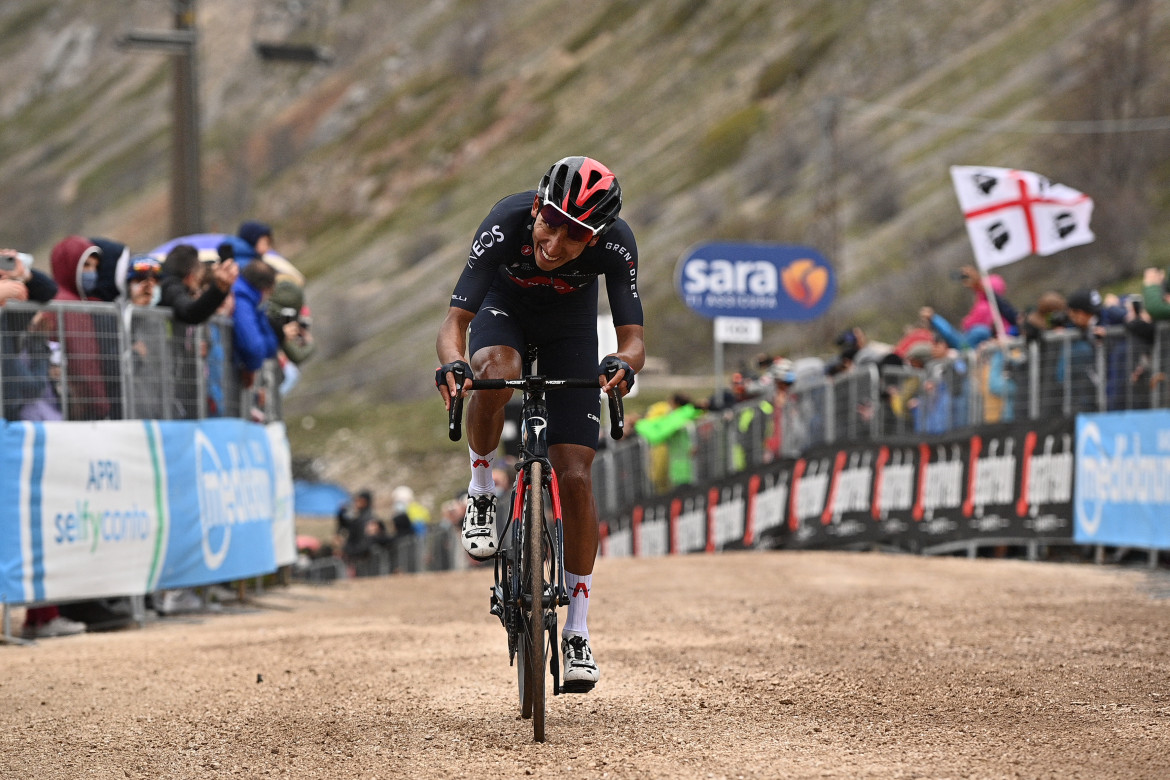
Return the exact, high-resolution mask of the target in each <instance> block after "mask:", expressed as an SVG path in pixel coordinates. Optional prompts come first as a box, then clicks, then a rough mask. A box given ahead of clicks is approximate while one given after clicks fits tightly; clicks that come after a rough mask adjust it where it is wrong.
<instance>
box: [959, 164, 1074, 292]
mask: <svg viewBox="0 0 1170 780" xmlns="http://www.w3.org/2000/svg"><path fill="white" fill-rule="evenodd" d="M951 179H952V180H953V181H954V183H955V193H956V194H957V195H958V196H959V207H960V208H961V209H962V210H963V216H964V217H966V220H967V234H968V235H969V236H970V237H971V247H972V248H973V249H974V251H975V262H976V263H977V264H978V265H979V268H980V269H982V270H983V271H985V272H986V271H988V270H990V269H992V268H996V267H998V266H1001V265H1007V264H1008V263H1014V262H1016V261H1017V260H1021V259H1023V258H1025V257H1027V256H1028V255H1051V254H1053V253H1055V252H1059V251H1060V250H1062V249H1067V248H1068V247H1070V246H1080V245H1081V244H1087V243H1089V242H1090V241H1092V240H1093V238H1094V236H1093V231H1092V230H1090V229H1089V219H1090V218H1091V217H1092V215H1093V199H1092V198H1090V197H1089V196H1088V195H1085V194H1084V193H1082V192H1077V191H1076V190H1074V189H1073V188H1072V187H1066V186H1064V185H1063V184H1053V183H1052V182H1050V181H1048V179H1046V178H1044V177H1043V176H1041V175H1040V174H1038V173H1032V172H1031V171H1016V170H1012V169H1010V168H984V167H976V166H961V165H954V166H951Z"/></svg>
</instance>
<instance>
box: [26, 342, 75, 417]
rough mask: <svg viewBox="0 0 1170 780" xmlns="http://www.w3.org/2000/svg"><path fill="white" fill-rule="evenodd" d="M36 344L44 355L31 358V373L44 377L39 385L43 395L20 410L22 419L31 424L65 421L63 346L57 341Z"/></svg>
mask: <svg viewBox="0 0 1170 780" xmlns="http://www.w3.org/2000/svg"><path fill="white" fill-rule="evenodd" d="M35 343H36V344H37V346H38V347H43V352H44V355H43V356H40V355H38V356H33V357H32V358H31V360H30V361H29V362H30V363H31V365H30V366H29V371H30V373H32V374H33V375H35V376H37V377H43V378H42V379H41V380H40V381H39V382H38V383H37V384H38V386H40V387H41V393H40V395H39V396H37V397H36V398H34V399H32V400H30V401H29V402H28V403H26V404H25V405H24V406H22V407H21V408H20V419H22V420H27V421H30V422H52V421H56V420H63V419H65V417H64V415H63V414H62V413H61V345H60V344H59V343H57V342H56V341H36V342H35ZM36 348H37V347H33V349H36ZM38 358H39V360H38ZM42 363H43V367H42ZM42 372H43V374H42Z"/></svg>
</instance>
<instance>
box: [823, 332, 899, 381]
mask: <svg viewBox="0 0 1170 780" xmlns="http://www.w3.org/2000/svg"><path fill="white" fill-rule="evenodd" d="M836 344H837V346H838V347H840V348H841V351H840V353H839V354H838V363H839V365H840V366H841V368H842V369H843V370H846V371H847V370H849V369H850V368H852V367H853V366H855V365H862V364H865V363H880V362H882V360H883V359H884V358H885V357H886V355H888V354H890V352H891V351H892V349H893V348H892V347H891V346H890V345H889V344H886V343H884V342H881V341H872V340H870V338H869V337H867V336H866V335H865V331H863V330H862V329H861V328H857V327H853V328H850V329H848V330H846V331H843V332H842V333H841V334H840V335H838V336H837V341H836Z"/></svg>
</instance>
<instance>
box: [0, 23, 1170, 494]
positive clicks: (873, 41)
mask: <svg viewBox="0 0 1170 780" xmlns="http://www.w3.org/2000/svg"><path fill="white" fill-rule="evenodd" d="M171 5H172V4H171V3H170V2H169V0H127V1H126V2H119V3H98V2H93V0H7V1H6V2H5V3H3V4H2V5H0V56H2V57H3V62H4V63H5V64H4V74H5V75H4V79H3V82H2V84H0V180H2V181H4V182H5V184H6V187H5V196H4V206H3V212H2V213H3V219H2V220H0V245H12V246H17V247H21V248H23V249H26V250H29V251H32V252H34V253H35V254H36V255H37V256H38V257H39V258H42V262H43V263H46V264H47V257H48V250H49V248H50V247H51V246H52V244H53V243H54V242H55V241H57V240H58V239H59V238H61V237H63V236H65V235H67V234H69V233H75V232H77V233H83V234H87V235H105V236H111V237H115V238H118V239H120V240H122V241H125V242H127V243H129V244H130V245H131V247H132V248H134V249H141V250H147V249H150V248H151V247H153V246H155V245H157V244H158V243H161V242H162V241H164V240H166V239H168V238H170V237H171V236H169V235H168V225H169V210H168V209H169V205H168V203H169V201H168V198H169V188H168V176H169V148H170V137H171V136H170V131H171V109H170V105H171V102H170V101H171V75H170V74H171V65H170V62H169V59H168V58H167V57H166V56H165V55H161V54H155V53H145V52H131V51H128V50H125V49H122V48H119V47H117V46H116V41H117V40H118V39H119V38H120V37H122V36H124V35H125V34H126V33H127V32H128V31H129V30H131V29H153V30H163V29H167V28H169V27H171V26H172V23H173V19H172V18H171V13H172V12H171ZM196 22H197V29H198V36H199V38H198V41H199V42H198V61H199V96H200V111H201V120H202V122H201V124H202V133H201V138H202V144H203V177H202V179H203V192H204V203H205V205H204V212H205V214H204V227H205V228H206V229H208V230H225V231H232V230H234V228H235V226H236V225H237V224H238V223H239V221H240V220H241V219H244V218H259V219H263V220H266V221H268V222H270V223H272V224H273V225H274V226H275V228H276V237H277V243H278V247H279V249H280V250H281V251H282V252H283V253H284V254H285V255H286V256H288V257H289V258H290V259H292V260H293V261H294V262H295V263H296V264H297V265H298V266H299V267H300V268H301V269H302V270H304V271H305V272H306V274H307V275H308V277H309V279H310V284H309V297H310V301H311V303H312V305H313V308H314V312H315V320H314V328H315V331H316V333H317V336H318V339H319V343H320V345H321V351H320V353H319V355H318V356H317V357H316V358H315V359H314V360H313V361H312V362H311V363H309V364H307V365H306V372H305V375H304V378H303V380H302V382H301V385H300V386H299V387H298V388H297V389H296V392H295V393H293V394H292V395H291V396H290V398H289V399H288V407H287V408H288V412H289V416H290V418H291V419H292V421H293V422H294V425H293V426H292V427H293V429H294V432H296V433H295V435H296V436H303V437H304V438H303V440H302V443H303V445H304V446H305V447H308V448H310V449H311V448H314V447H320V448H323V449H331V450H344V451H358V452H361V453H362V455H361V456H360V458H359V460H361V461H363V462H369V461H370V460H371V459H372V460H380V459H381V458H380V457H379V456H386V455H387V453H389V454H391V455H392V454H393V453H395V452H400V451H402V448H403V447H405V448H406V450H407V451H409V450H410V446H411V445H410V444H406V443H404V442H410V441H415V440H416V437H417V436H421V435H422V434H420V433H417V432H413V433H410V434H404V433H402V429H403V427H404V426H407V430H409V427H408V421H403V420H402V418H403V417H412V416H415V415H403V414H401V413H395V412H394V411H392V410H395V409H399V410H400V409H401V408H403V407H402V406H401V404H403V403H406V402H417V401H418V400H419V399H422V398H426V397H428V394H429V393H430V392H431V390H430V388H429V384H430V381H431V380H430V376H431V370H432V368H433V362H434V356H433V341H434V333H435V330H436V327H437V325H438V322H439V321H440V319H441V318H442V315H443V312H444V309H445V306H446V299H447V295H448V294H449V291H450V287H451V285H452V283H453V281H454V279H455V277H456V275H457V274H458V271H459V268H460V266H461V265H462V259H463V256H464V254H465V252H466V251H467V246H468V243H469V241H470V237H471V233H472V231H473V230H474V229H475V227H476V226H477V225H478V223H479V220H480V218H481V217H482V216H483V214H485V213H486V211H487V209H488V208H489V207H490V206H491V205H492V203H494V202H495V200H496V199H497V198H498V197H500V196H501V195H502V194H505V193H507V192H512V191H516V190H520V189H526V188H530V187H532V186H534V185H535V183H536V181H537V179H538V178H539V176H540V174H541V173H542V171H543V169H544V168H545V167H546V166H547V165H548V164H549V162H551V161H552V160H554V159H556V158H558V157H560V156H563V155H565V154H588V155H591V156H595V157H597V158H599V159H601V160H603V161H605V162H606V163H607V164H608V165H609V166H610V167H612V168H613V170H614V171H615V172H617V174H618V175H619V177H620V179H621V181H622V184H623V189H624V191H625V193H626V203H627V208H626V211H625V212H624V216H625V217H626V218H627V220H628V221H629V222H630V223H631V224H632V225H633V227H634V230H635V232H636V234H637V236H638V239H639V245H640V246H639V249H640V254H641V263H642V271H641V288H642V291H643V297H644V300H645V302H646V305H647V307H648V309H649V310H650V312H651V315H652V316H651V320H650V322H651V325H650V327H649V328H648V333H647V337H648V338H647V340H648V345H649V348H650V351H651V353H652V355H653V356H654V357H656V358H659V359H660V360H661V363H662V364H663V365H665V366H667V367H668V368H669V370H671V371H675V372H680V373H691V374H707V373H709V372H710V359H709V355H710V349H709V342H710V324H709V323H708V322H707V321H706V320H703V319H701V318H699V317H698V316H696V315H694V314H693V313H691V312H690V311H689V310H687V309H685V308H684V307H683V306H682V305H681V304H680V303H679V302H678V300H677V297H676V295H675V291H674V286H673V271H674V266H675V263H676V262H677V260H678V258H679V256H680V255H681V254H682V252H683V251H685V249H686V248H687V247H688V246H690V245H692V244H694V243H697V242H700V241H706V240H712V239H717V238H724V239H739V240H769V241H785V242H796V243H807V244H811V245H814V246H816V247H818V248H819V249H820V250H821V251H822V252H823V253H824V254H825V255H826V256H827V257H828V258H829V259H830V261H831V262H833V263H834V265H835V268H836V270H837V274H838V278H839V284H840V293H839V297H838V301H837V303H836V304H835V305H834V307H833V309H832V310H831V313H830V314H829V315H828V316H827V317H825V318H824V319H823V320H821V321H818V322H817V323H814V324H813V325H811V326H810V325H804V326H799V327H798V326H794V325H782V324H768V325H767V326H766V328H765V341H766V344H765V347H767V348H770V349H774V350H785V351H792V352H800V353H820V352H824V351H826V350H828V349H830V348H831V340H832V334H833V333H835V332H837V331H838V330H840V329H841V328H842V327H844V326H846V325H850V324H861V325H863V326H864V327H866V328H867V330H868V331H870V332H871V333H873V334H875V335H876V336H878V337H884V338H896V337H897V335H898V333H899V332H900V330H901V328H902V327H903V325H904V324H905V323H906V322H908V321H909V320H910V319H911V318H912V317H913V316H914V313H915V312H916V310H917V308H918V307H919V306H920V305H922V304H924V303H930V304H933V305H934V306H935V307H936V308H938V309H939V310H940V311H943V312H947V313H952V314H959V313H961V311H962V308H963V305H964V303H965V301H964V298H963V296H962V294H961V292H962V291H961V290H959V289H957V287H956V285H954V283H953V282H951V281H949V278H948V273H949V271H950V270H951V269H953V268H955V267H956V266H958V265H960V264H962V263H964V262H968V261H969V259H970V250H969V246H968V245H967V240H966V236H965V233H964V232H963V227H962V223H961V219H960V215H959V212H958V208H957V204H956V201H955V198H954V194H953V192H952V190H951V185H950V180H949V177H948V170H947V169H948V166H950V165H953V164H983V165H999V166H1009V167H1019V168H1026V169H1030V170H1038V171H1041V172H1043V173H1045V174H1047V175H1048V176H1050V177H1051V178H1053V179H1054V180H1057V181H1061V182H1064V183H1066V184H1069V185H1071V186H1074V187H1077V188H1078V189H1082V190H1084V191H1086V192H1088V193H1090V194H1092V195H1093V196H1094V197H1095V199H1096V201H1097V211H1096V213H1095V216H1094V228H1095V230H1096V232H1097V234H1098V241H1097V242H1096V243H1095V244H1092V245H1090V246H1087V247H1081V248H1078V249H1076V250H1072V251H1069V252H1066V253H1063V254H1062V255H1060V256H1058V257H1056V258H1045V259H1040V258H1034V259H1030V260H1027V261H1024V262H1021V263H1017V264H1016V265H1014V266H1010V267H1008V268H1006V269H1004V270H1005V273H1004V275H1005V277H1006V278H1007V280H1008V283H1009V290H1010V291H1011V293H1012V294H1011V296H1010V297H1012V298H1013V299H1014V300H1015V301H1016V302H1017V303H1018V304H1020V305H1026V304H1027V303H1028V302H1029V300H1031V299H1032V298H1034V297H1035V295H1036V294H1037V293H1038V292H1039V291H1040V290H1041V289H1043V288H1046V287H1049V286H1053V287H1057V288H1058V289H1070V288H1071V287H1073V286H1075V285H1080V284H1085V283H1091V284H1097V285H1106V284H1110V283H1130V282H1131V280H1132V279H1133V277H1134V274H1135V273H1136V272H1137V271H1138V270H1139V269H1140V268H1141V267H1142V266H1144V265H1146V264H1160V265H1165V264H1166V263H1167V261H1170V249H1168V248H1167V246H1168V244H1167V238H1170V227H1167V226H1168V225H1170V219H1167V217H1168V216H1170V214H1168V212H1170V197H1168V196H1167V190H1166V188H1165V186H1164V185H1163V183H1164V182H1165V181H1166V180H1167V179H1168V178H1170V176H1168V175H1167V174H1170V129H1168V128H1170V123H1166V122H1164V121H1163V122H1161V123H1158V122H1153V123H1146V124H1144V125H1135V124H1134V123H1132V122H1131V121H1130V120H1134V119H1137V118H1144V117H1161V116H1165V115H1168V114H1170V83H1168V82H1170V71H1167V69H1166V68H1165V66H1164V63H1165V62H1166V61H1167V60H1168V55H1170V6H1168V5H1167V4H1165V3H1158V2H1155V1H1154V0H1035V1H1034V2H1030V3H1026V4H1022V3H1018V2H1014V1H1013V0H976V2H972V3H966V4H963V6H962V8H961V9H960V8H959V7H958V6H955V5H954V4H952V3H938V2H932V1H931V0H882V2H880V3H879V2H866V1H865V0H799V1H798V2H790V3H774V2H768V1H767V0H744V1H743V2H735V3H732V2H716V0H605V1H602V0H599V1H598V2H592V3H574V4H568V3H560V2H553V1H552V0H525V1H524V2H518V1H517V0H496V1H495V2H492V3H480V2H473V1H470V0H431V1H430V2H401V1H400V0H395V1H393V2H390V1H387V0H318V1H314V0H300V2H287V1H286V0H198V1H197V3H196ZM258 39H264V40H285V39H289V40H297V41H307V42H312V43H315V44H321V45H325V46H328V47H330V48H331V49H332V51H333V52H334V54H335V57H334V59H333V61H332V62H331V63H329V64H290V63H273V62H267V61H263V60H261V59H260V58H259V57H258V56H257V55H256V52H255V50H254V46H253V44H254V43H255V42H256V41H257V40H258ZM1104 120H1118V121H1116V122H1114V123H1113V124H1106V123H1104ZM1102 130H1112V131H1113V132H1100V131H1102ZM412 408H413V407H412ZM377 410H381V411H377ZM387 410H391V411H387ZM305 417H307V419H305V420H304V422H305V425H304V426H303V428H302V427H301V426H299V425H297V424H296V423H297V421H298V420H300V419H301V418H305ZM374 417H377V418H378V419H381V420H382V421H383V423H384V425H383V427H380V428H379V427H377V426H374V425H373V424H372V423H371V422H370V420H371V419H372V418H374ZM359 420H360V421H363V423H364V424H363V425H362V426H361V428H362V430H364V431H365V432H366V433H365V434H363V435H359V434H355V433H350V434H349V435H350V436H352V437H356V439H358V440H365V441H367V442H368V440H369V438H370V437H369V435H368V434H369V431H370V430H372V429H376V430H377V431H378V435H379V436H383V437H390V438H397V444H395V445H393V446H390V445H387V447H388V449H381V447H382V445H380V444H378V445H370V444H368V443H367V444H366V445H362V446H360V447H358V446H356V445H354V443H353V441H354V440H353V439H352V438H345V437H344V436H342V438H341V439H340V440H339V439H338V436H339V435H340V434H338V431H339V430H340V429H342V428H348V429H349V431H351V432H352V431H353V430H357V429H358V426H356V425H355V423H356V422H357V421H359ZM437 422H438V423H439V424H440V425H441V421H437ZM313 424H315V425H316V427H315V429H314V431H313V432H310V431H309V428H310V426H312V425H313ZM330 442H332V444H329V443H330ZM339 442H340V443H339ZM369 447H373V449H372V450H371V449H369ZM383 476H385V478H387V479H393V478H394V477H393V475H389V476H386V475H383Z"/></svg>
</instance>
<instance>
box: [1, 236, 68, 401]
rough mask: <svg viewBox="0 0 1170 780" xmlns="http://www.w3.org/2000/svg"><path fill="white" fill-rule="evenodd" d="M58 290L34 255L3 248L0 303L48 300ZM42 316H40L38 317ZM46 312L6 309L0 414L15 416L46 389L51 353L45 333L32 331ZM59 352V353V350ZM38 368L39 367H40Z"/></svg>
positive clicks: (44, 301) (2, 335)
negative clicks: (34, 260) (47, 364)
mask: <svg viewBox="0 0 1170 780" xmlns="http://www.w3.org/2000/svg"><path fill="white" fill-rule="evenodd" d="M56 294H57V283H56V282H54V281H53V278H52V277H51V276H49V275H48V274H45V273H43V272H41V271H38V270H37V269H35V268H33V267H32V257H31V256H30V255H26V254H21V253H20V252H17V251H16V250H14V249H0V306H4V304H5V303H7V302H8V301H13V302H16V303H21V302H24V301H33V302H35V303H47V302H49V301H50V300H52V299H53V297H54V296H55V295H56ZM38 318H39V319H38ZM43 319H44V315H41V314H39V313H38V314H34V313H32V312H28V313H27V314H25V313H23V312H22V313H21V314H20V315H17V314H13V313H12V310H11V309H9V310H7V311H6V312H5V314H4V316H3V319H2V321H0V324H2V325H3V327H2V328H0V390H2V392H0V397H2V398H3V399H4V406H3V408H2V409H0V416H3V417H4V418H5V419H8V420H15V419H17V418H19V417H20V416H21V414H20V410H21V407H22V406H23V405H24V404H26V403H31V402H33V401H34V400H35V399H37V398H38V397H40V396H41V395H42V394H43V393H44V392H46V391H47V389H48V388H47V385H48V383H47V380H46V370H45V366H46V363H45V358H46V356H47V355H48V351H47V348H46V347H45V343H44V338H43V335H41V336H40V337H39V338H38V336H37V335H36V334H35V333H30V332H29V330H28V329H29V327H30V325H32V326H33V330H34V331H36V330H37V328H36V327H35V324H39V322H40V320H43ZM58 354H59V353H58ZM38 368H39V370H36V369H38Z"/></svg>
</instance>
